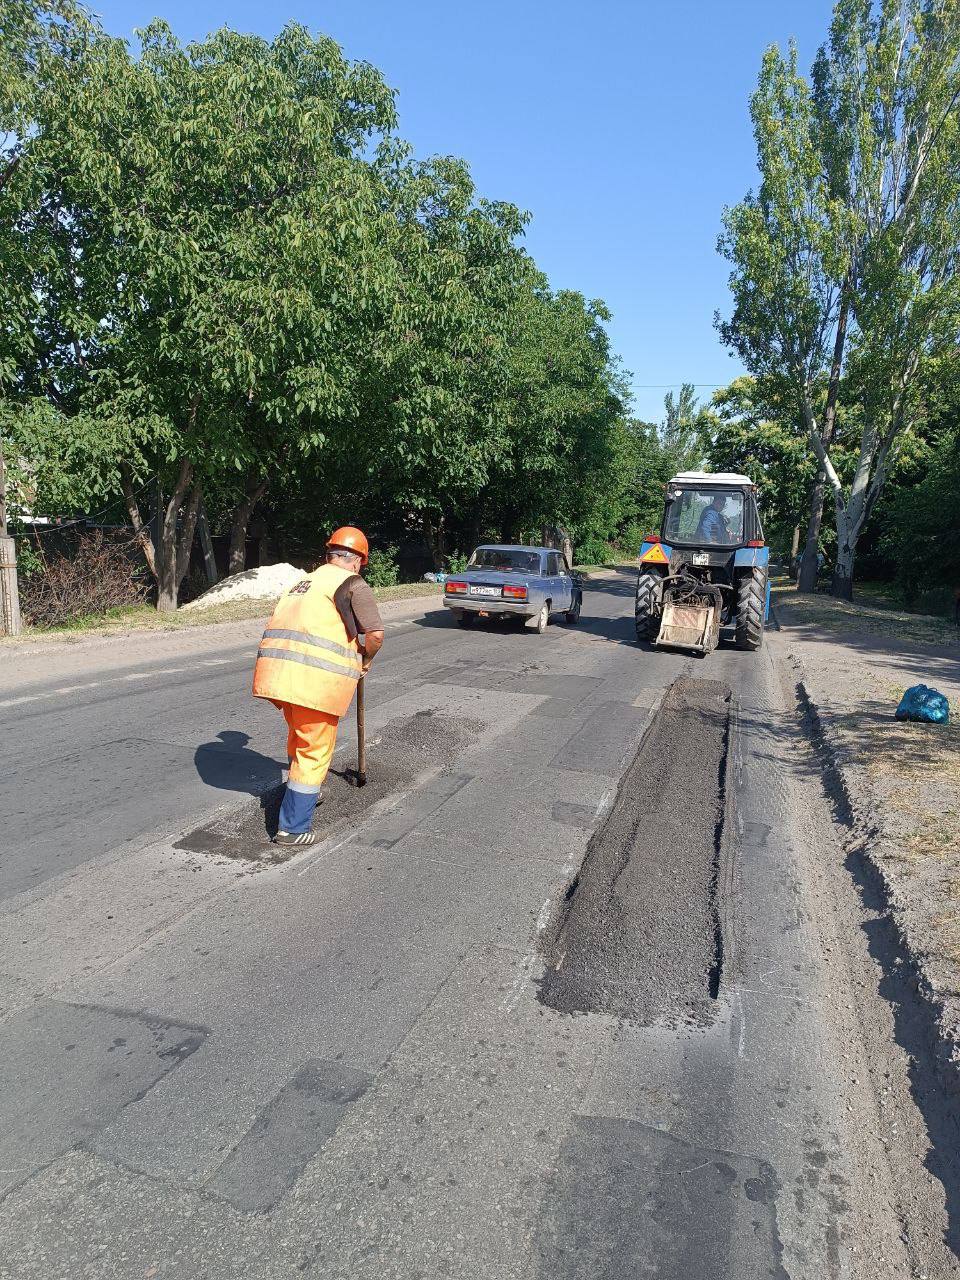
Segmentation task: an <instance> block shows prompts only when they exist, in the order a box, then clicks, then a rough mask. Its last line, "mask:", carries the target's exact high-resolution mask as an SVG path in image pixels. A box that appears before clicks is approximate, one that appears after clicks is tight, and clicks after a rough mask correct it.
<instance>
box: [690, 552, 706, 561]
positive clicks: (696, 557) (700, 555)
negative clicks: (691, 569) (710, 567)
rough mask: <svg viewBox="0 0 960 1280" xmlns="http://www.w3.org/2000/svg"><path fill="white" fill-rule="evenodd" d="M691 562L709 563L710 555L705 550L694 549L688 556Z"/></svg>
mask: <svg viewBox="0 0 960 1280" xmlns="http://www.w3.org/2000/svg"><path fill="white" fill-rule="evenodd" d="M690 561H691V563H692V564H709V563H710V556H709V554H708V553H707V552H706V551H695V552H694V553H693V555H692V556H691V557H690Z"/></svg>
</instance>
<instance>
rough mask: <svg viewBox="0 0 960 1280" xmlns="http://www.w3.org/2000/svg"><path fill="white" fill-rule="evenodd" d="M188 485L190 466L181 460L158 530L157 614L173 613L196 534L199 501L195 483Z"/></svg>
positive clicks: (198, 490)
mask: <svg viewBox="0 0 960 1280" xmlns="http://www.w3.org/2000/svg"><path fill="white" fill-rule="evenodd" d="M192 481H193V466H192V464H191V463H189V462H188V461H187V460H186V458H184V459H183V461H182V462H181V463H180V472H179V474H178V476H177V483H176V485H175V486H174V490H173V493H172V494H171V496H170V501H169V502H168V503H167V505H166V509H165V510H164V513H163V523H162V526H161V530H160V551H161V554H160V564H159V572H158V575H157V609H158V610H159V612H160V613H173V612H175V611H176V608H177V601H178V598H179V595H180V585H181V583H182V582H183V580H184V578H185V577H186V576H187V570H188V569H189V568H190V552H191V550H192V549H193V538H194V534H195V533H196V530H197V515H198V513H199V511H200V499H201V498H202V497H203V488H202V486H201V484H200V483H199V481H198V482H197V483H196V484H193V485H192V487H191V482H192ZM188 494H189V497H188V496H187V495H188ZM181 508H182V510H183V516H182V519H181Z"/></svg>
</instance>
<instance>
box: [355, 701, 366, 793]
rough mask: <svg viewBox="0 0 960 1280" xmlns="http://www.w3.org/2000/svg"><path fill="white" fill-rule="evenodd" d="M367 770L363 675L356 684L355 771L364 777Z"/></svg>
mask: <svg viewBox="0 0 960 1280" xmlns="http://www.w3.org/2000/svg"><path fill="white" fill-rule="evenodd" d="M366 772H367V725H366V715H365V713H364V706H363V676H361V677H360V680H359V682H358V684H357V773H358V774H359V775H360V777H361V778H362V777H364V776H365V775H366Z"/></svg>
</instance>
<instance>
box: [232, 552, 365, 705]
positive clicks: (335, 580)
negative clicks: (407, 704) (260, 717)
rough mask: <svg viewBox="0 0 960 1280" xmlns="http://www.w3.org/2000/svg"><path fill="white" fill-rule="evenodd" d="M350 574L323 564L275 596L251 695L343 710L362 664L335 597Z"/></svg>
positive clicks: (275, 700) (353, 688)
mask: <svg viewBox="0 0 960 1280" xmlns="http://www.w3.org/2000/svg"><path fill="white" fill-rule="evenodd" d="M352 577H354V575H353V574H352V573H351V572H350V571H349V570H347V569H342V568H340V567H339V565H335V564H324V565H321V566H320V568H319V569H317V570H315V571H314V572H313V573H311V574H308V575H306V576H305V577H304V578H303V579H301V581H300V582H298V583H296V584H295V585H294V586H293V587H291V589H290V590H289V591H286V592H285V593H284V594H283V595H282V596H281V597H280V599H279V600H278V602H277V606H276V608H275V609H274V612H273V617H272V618H271V619H270V621H269V623H268V624H267V629H266V631H265V632H264V633H263V639H262V641H261V642H260V648H259V651H258V653H257V665H256V669H255V670H254V676H253V692H254V695H255V696H256V697H258V698H269V699H270V701H271V702H280V703H284V702H286V703H292V704H294V705H295V706H301V707H308V708H311V709H313V710H315V711H323V712H326V713H327V714H328V715H333V716H343V715H346V713H347V710H348V708H349V706H350V703H351V702H352V701H353V695H354V693H355V692H356V688H357V682H358V681H359V679H360V677H361V676H362V675H363V663H362V660H361V654H360V651H359V646H358V645H357V642H356V639H351V637H350V635H349V633H348V631H347V628H346V626H345V624H344V621H343V618H342V617H341V616H340V613H339V611H338V609H337V607H336V603H335V601H334V596H335V594H336V592H337V591H338V589H339V588H340V587H341V586H342V585H343V583H344V582H345V581H346V580H347V579H348V578H352Z"/></svg>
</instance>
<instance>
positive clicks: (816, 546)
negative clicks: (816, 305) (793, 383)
mask: <svg viewBox="0 0 960 1280" xmlns="http://www.w3.org/2000/svg"><path fill="white" fill-rule="evenodd" d="M849 314H850V302H849V291H848V288H847V285H846V284H845V285H844V289H843V296H842V297H841V299H840V310H839V312H838V314H837V333H836V337H835V338H834V343H833V359H832V360H831V362H830V382H829V384H828V386H827V403H826V405H825V406H824V410H823V430H822V431H821V433H820V438H821V440H822V441H823V447H824V449H829V448H830V444H831V442H832V440H833V433H834V429H835V428H836V424H837V399H838V397H839V395H840V375H841V373H842V372H843V349H844V346H845V345H846V340H847V319H848V317H849ZM826 481H827V475H826V471H825V470H824V468H823V467H821V468H820V469H819V471H818V472H817V478H816V481H815V482H814V486H813V489H812V491H811V494H810V517H809V519H808V521H807V541H806V544H805V546H804V548H803V558H802V560H801V561H800V573H799V576H798V579H797V590H798V591H806V592H811V591H816V589H817V577H818V570H819V565H818V563H817V562H818V558H819V554H820V526H821V524H822V523H823V496H824V491H825V489H826Z"/></svg>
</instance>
